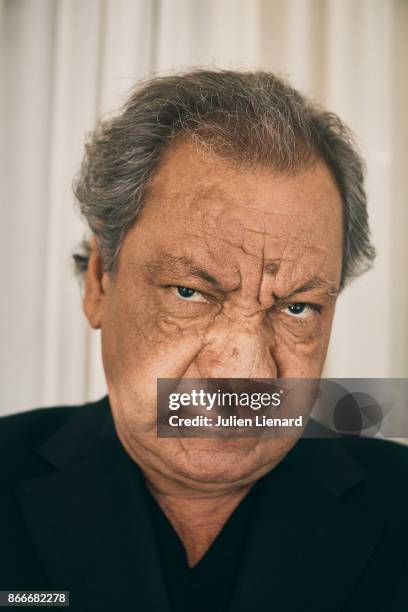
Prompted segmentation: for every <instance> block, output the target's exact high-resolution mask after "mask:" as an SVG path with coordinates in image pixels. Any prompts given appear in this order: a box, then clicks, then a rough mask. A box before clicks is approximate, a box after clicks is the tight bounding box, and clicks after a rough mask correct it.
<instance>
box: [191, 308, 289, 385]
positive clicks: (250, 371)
mask: <svg viewBox="0 0 408 612" xmlns="http://www.w3.org/2000/svg"><path fill="white" fill-rule="evenodd" d="M196 365H197V367H198V369H199V372H200V376H201V377H202V378H277V375H278V372H277V365H276V362H275V360H274V358H273V337H272V336H271V331H270V330H269V329H266V327H265V325H264V324H263V323H262V321H260V320H258V321H257V322H255V321H252V322H251V323H250V324H248V323H246V324H245V323H244V322H242V321H241V322H236V323H234V324H231V321H229V322H226V323H225V325H223V326H221V325H219V326H217V328H215V329H214V330H212V331H211V333H209V334H208V337H207V338H206V343H205V346H204V347H203V349H202V350H201V351H200V353H199V354H198V355H197V358H196Z"/></svg>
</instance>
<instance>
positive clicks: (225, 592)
mask: <svg viewBox="0 0 408 612" xmlns="http://www.w3.org/2000/svg"><path fill="white" fill-rule="evenodd" d="M259 486H260V483H257V484H256V485H255V486H254V487H252V489H251V490H250V491H249V493H248V494H247V495H246V496H245V497H244V498H243V500H241V502H240V503H239V505H238V506H237V507H236V508H235V510H234V512H233V513H232V515H231V516H230V517H229V519H228V521H227V522H226V523H225V525H224V526H223V528H222V530H221V531H220V533H219V534H218V536H217V537H216V539H215V540H214V542H213V543H212V545H211V546H210V548H209V550H208V551H207V552H206V554H205V555H204V557H203V558H202V559H201V560H200V561H199V562H198V563H197V564H196V565H194V567H192V568H189V566H188V562H187V555H186V552H185V549H184V546H183V544H182V542H181V540H180V538H179V536H178V535H177V532H176V531H175V530H174V528H173V526H172V525H171V523H170V521H169V520H168V519H167V517H166V515H165V514H164V512H163V511H162V509H161V508H160V506H159V504H158V503H157V502H156V500H155V499H154V497H153V496H152V495H151V493H150V492H149V491H148V489H147V487H146V495H147V499H148V507H149V510H150V517H151V520H152V524H153V530H154V533H155V537H156V543H157V547H158V550H159V556H160V560H161V564H162V571H163V576H164V579H165V582H166V586H167V591H168V596H169V600H170V605H171V609H172V612H191V611H192V610H194V612H201V611H203V612H204V611H205V612H208V611H209V610H211V612H225V611H226V610H227V609H228V606H229V603H230V601H231V597H232V592H233V590H234V587H235V584H236V578H237V574H238V569H239V565H240V561H241V557H242V551H243V548H244V546H245V541H246V536H247V532H248V528H249V524H250V521H251V515H252V513H253V509H254V505H255V503H256V498H257V495H258V489H259Z"/></svg>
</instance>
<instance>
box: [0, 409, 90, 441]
mask: <svg viewBox="0 0 408 612" xmlns="http://www.w3.org/2000/svg"><path fill="white" fill-rule="evenodd" d="M78 410H81V406H55V407H50V408H34V409H32V410H27V411H25V412H20V413H18V414H12V415H9V416H3V417H0V450H1V449H2V448H5V447H7V446H13V447H14V446H15V445H16V444H17V446H20V445H26V444H33V445H36V444H41V443H42V442H44V441H45V440H46V439H47V437H48V436H49V435H51V434H52V433H53V432H54V431H55V430H56V429H58V428H59V427H60V426H61V425H63V424H64V422H65V421H66V420H67V419H68V418H69V417H70V416H71V415H73V414H75V413H76V412H78Z"/></svg>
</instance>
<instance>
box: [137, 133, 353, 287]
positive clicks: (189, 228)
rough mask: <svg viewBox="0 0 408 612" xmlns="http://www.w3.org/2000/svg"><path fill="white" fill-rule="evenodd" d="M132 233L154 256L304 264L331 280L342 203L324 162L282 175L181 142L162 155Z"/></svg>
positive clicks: (337, 250) (338, 251) (337, 251)
mask: <svg viewBox="0 0 408 612" xmlns="http://www.w3.org/2000/svg"><path fill="white" fill-rule="evenodd" d="M134 231H135V232H137V233H138V234H139V236H140V235H141V232H142V231H143V234H144V239H143V242H144V243H145V244H146V245H147V244H148V243H149V245H150V248H151V249H156V251H157V253H158V254H160V253H166V254H168V253H170V254H172V255H174V256H175V257H183V256H184V255H186V254H188V255H191V254H192V253H194V255H195V258H196V259H197V258H199V259H203V258H204V259H205V258H207V259H208V257H209V256H211V259H212V261H213V262H218V263H219V264H220V265H221V266H222V267H224V268H227V267H228V265H229V264H231V265H232V262H233V260H234V258H235V259H236V258H237V257H238V256H239V255H240V254H241V255H242V254H245V255H247V256H249V257H251V256H255V257H256V256H259V257H262V258H263V259H264V261H265V263H266V264H267V265H270V266H271V267H273V266H274V265H275V264H276V262H278V264H279V262H280V261H281V260H282V259H285V260H286V261H287V262H290V261H295V260H297V261H300V260H302V261H303V262H304V265H306V266H309V267H310V266H312V267H316V266H317V267H319V266H320V267H321V266H322V265H325V266H326V268H327V270H326V272H327V273H329V272H330V273H332V276H335V275H336V274H337V273H338V270H339V268H340V263H339V260H340V259H341V252H342V203H341V198H340V194H339V192H338V189H337V187H336V185H335V182H334V180H333V178H332V175H331V173H330V171H329V170H328V168H327V167H326V165H325V164H324V163H323V162H316V163H314V164H313V165H310V166H308V167H306V168H303V169H300V170H299V171H298V172H296V173H293V174H290V175H289V174H282V173H277V172H275V171H274V170H273V169H271V168H263V167H257V168H248V167H243V166H239V165H236V164H232V163H230V162H228V161H226V160H222V159H220V158H219V157H217V156H212V155H210V154H206V153H203V152H201V151H197V149H196V147H195V146H194V145H193V144H192V143H191V142H189V141H185V142H180V143H178V144H177V145H175V146H173V147H172V148H170V149H169V150H168V152H167V153H166V155H165V156H164V158H163V160H162V164H161V166H160V168H159V170H158V172H157V173H156V175H155V177H154V179H153V180H152V182H151V185H150V189H149V194H148V197H147V201H146V204H145V207H144V209H143V212H142V214H141V217H140V220H139V221H138V223H136V225H135V227H134ZM130 233H132V232H130ZM306 262H307V263H306ZM323 262H324V264H323ZM333 280H334V278H333Z"/></svg>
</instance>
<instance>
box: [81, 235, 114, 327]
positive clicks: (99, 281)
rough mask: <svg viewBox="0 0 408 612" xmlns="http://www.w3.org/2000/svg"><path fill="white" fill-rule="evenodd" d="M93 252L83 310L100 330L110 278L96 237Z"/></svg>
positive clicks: (86, 277)
mask: <svg viewBox="0 0 408 612" xmlns="http://www.w3.org/2000/svg"><path fill="white" fill-rule="evenodd" d="M90 246H91V252H90V255H89V260H88V268H87V270H86V272H85V282H84V294H83V300H82V308H83V311H84V313H85V315H86V318H87V319H88V321H89V324H90V326H91V327H93V329H100V327H101V322H102V311H103V303H104V299H105V294H106V289H107V286H108V284H109V277H108V274H107V273H106V272H104V268H103V262H102V257H101V255H100V252H99V246H98V243H97V240H96V238H95V236H92V238H91V240H90Z"/></svg>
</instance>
